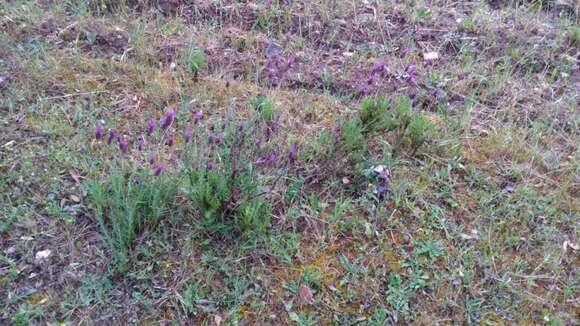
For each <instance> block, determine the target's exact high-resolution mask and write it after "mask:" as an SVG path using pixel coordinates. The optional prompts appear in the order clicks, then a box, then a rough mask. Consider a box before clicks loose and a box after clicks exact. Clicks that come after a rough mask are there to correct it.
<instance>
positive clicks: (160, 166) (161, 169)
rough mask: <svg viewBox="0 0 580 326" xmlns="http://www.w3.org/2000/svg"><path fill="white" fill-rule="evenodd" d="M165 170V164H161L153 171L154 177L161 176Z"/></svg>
mask: <svg viewBox="0 0 580 326" xmlns="http://www.w3.org/2000/svg"><path fill="white" fill-rule="evenodd" d="M163 170H165V165H163V164H159V165H157V167H156V168H155V169H154V170H153V175H154V176H156V177H157V176H159V175H160V174H161V172H163Z"/></svg>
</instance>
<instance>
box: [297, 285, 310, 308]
mask: <svg viewBox="0 0 580 326" xmlns="http://www.w3.org/2000/svg"><path fill="white" fill-rule="evenodd" d="M298 297H299V299H300V301H301V302H302V303H306V304H308V303H309V302H310V301H312V299H313V298H314V295H313V294H312V291H311V290H310V288H309V287H307V286H306V285H302V286H300V291H298Z"/></svg>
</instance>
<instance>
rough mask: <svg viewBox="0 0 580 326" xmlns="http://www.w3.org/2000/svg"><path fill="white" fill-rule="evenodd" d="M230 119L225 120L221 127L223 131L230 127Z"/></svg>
mask: <svg viewBox="0 0 580 326" xmlns="http://www.w3.org/2000/svg"><path fill="white" fill-rule="evenodd" d="M228 122H229V120H228V118H224V120H223V121H222V125H221V126H220V127H221V128H222V131H224V130H225V129H226V127H227V126H228Z"/></svg>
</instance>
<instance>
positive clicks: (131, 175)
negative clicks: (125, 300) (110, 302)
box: [87, 164, 177, 270]
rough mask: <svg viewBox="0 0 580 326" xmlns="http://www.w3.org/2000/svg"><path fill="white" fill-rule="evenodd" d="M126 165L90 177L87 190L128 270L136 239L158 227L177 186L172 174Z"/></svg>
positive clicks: (120, 263) (107, 238) (123, 267)
mask: <svg viewBox="0 0 580 326" xmlns="http://www.w3.org/2000/svg"><path fill="white" fill-rule="evenodd" d="M122 165H123V166H122V167H117V168H114V169H112V170H111V172H110V174H109V176H108V177H107V178H99V179H96V180H89V181H88V182H87V193H88V194H89V200H90V202H91V204H92V205H93V208H94V212H95V218H96V220H97V222H98V224H99V227H100V230H101V232H102V234H103V236H104V239H105V241H106V242H107V243H108V244H109V245H110V247H111V248H112V250H113V255H114V259H115V264H116V265H117V266H118V267H119V269H120V270H126V268H127V264H128V263H129V262H130V259H129V258H130V256H131V254H130V252H131V248H132V246H133V242H134V240H135V239H136V238H137V236H138V235H139V234H141V233H142V232H143V231H145V230H149V231H154V230H155V228H156V227H157V226H158V225H159V222H160V220H161V218H162V217H165V216H167V214H168V212H169V209H170V205H171V204H172V200H173V196H174V195H175V193H176V190H177V186H176V183H175V180H174V179H172V178H170V177H168V176H159V175H155V174H151V173H149V171H147V169H141V168H134V167H130V166H126V165H125V164H122Z"/></svg>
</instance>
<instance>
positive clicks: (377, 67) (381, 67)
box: [371, 60, 385, 76]
mask: <svg viewBox="0 0 580 326" xmlns="http://www.w3.org/2000/svg"><path fill="white" fill-rule="evenodd" d="M384 71H385V61H384V60H380V61H379V62H377V63H375V64H374V65H373V68H372V69H371V76H374V75H376V74H379V73H383V72H384Z"/></svg>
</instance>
